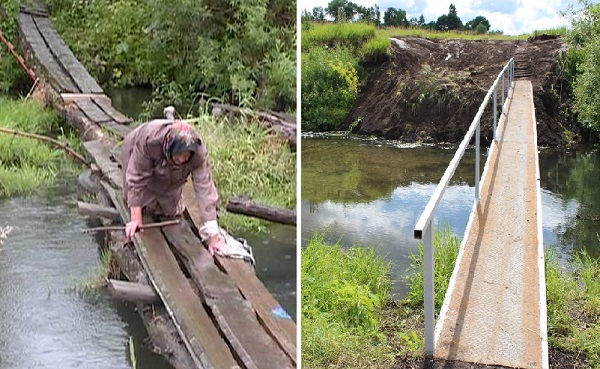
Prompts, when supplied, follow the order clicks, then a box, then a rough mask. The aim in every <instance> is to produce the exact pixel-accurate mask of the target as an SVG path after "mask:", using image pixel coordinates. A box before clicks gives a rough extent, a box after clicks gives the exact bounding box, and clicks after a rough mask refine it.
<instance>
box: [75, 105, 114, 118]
mask: <svg viewBox="0 0 600 369" xmlns="http://www.w3.org/2000/svg"><path fill="white" fill-rule="evenodd" d="M75 103H76V104H77V106H79V109H81V111H82V112H83V113H84V114H85V115H86V116H87V117H88V118H89V119H90V120H91V121H92V122H96V123H105V122H110V121H112V118H111V117H109V116H108V115H106V113H104V111H103V110H102V109H100V107H99V106H98V105H96V103H95V102H94V101H93V100H92V99H77V100H76V101H75Z"/></svg>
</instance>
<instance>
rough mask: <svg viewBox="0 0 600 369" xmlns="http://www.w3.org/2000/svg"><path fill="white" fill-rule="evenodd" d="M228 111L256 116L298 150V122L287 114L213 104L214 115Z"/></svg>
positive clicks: (240, 114) (260, 121)
mask: <svg viewBox="0 0 600 369" xmlns="http://www.w3.org/2000/svg"><path fill="white" fill-rule="evenodd" d="M226 113H227V116H249V117H253V118H256V119H257V120H258V122H259V123H261V124H262V125H264V126H266V127H268V128H272V129H273V130H275V131H276V132H277V133H278V134H279V135H280V136H281V137H283V138H284V139H285V140H286V141H287V142H288V144H289V145H290V148H292V150H296V122H295V121H293V120H291V121H290V120H288V119H285V117H286V116H285V115H281V114H278V115H274V114H271V113H267V112H262V111H256V112H255V111H252V110H249V109H242V108H240V107H237V106H233V105H229V104H213V110H212V114H213V116H222V115H225V114H226ZM287 117H291V116H287Z"/></svg>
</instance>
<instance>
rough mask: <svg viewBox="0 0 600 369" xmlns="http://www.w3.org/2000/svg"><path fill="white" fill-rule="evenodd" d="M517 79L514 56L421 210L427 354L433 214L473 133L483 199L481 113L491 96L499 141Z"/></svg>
mask: <svg viewBox="0 0 600 369" xmlns="http://www.w3.org/2000/svg"><path fill="white" fill-rule="evenodd" d="M513 81H514V58H511V59H510V60H509V61H508V63H506V65H505V66H504V68H503V69H502V71H501V72H500V73H499V74H498V77H496V80H495V81H494V83H493V84H492V87H490V89H489V90H488V92H487V94H486V95H485V98H484V99H483V102H482V103H481V106H480V107H479V110H478V111H477V114H476V115H475V118H474V119H473V122H472V123H471V126H470V127H469V130H468V131H467V133H466V135H465V137H464V138H463V140H462V142H461V144H460V146H459V147H458V149H457V150H456V153H455V154H454V157H453V158H452V160H451V161H450V164H448V168H446V172H445V173H444V176H443V177H442V179H441V180H440V182H439V184H438V185H437V187H436V189H435V192H434V193H433V195H432V196H431V198H430V199H429V202H428V203H427V206H426V207H425V210H424V211H423V213H422V214H421V217H420V218H419V221H418V222H417V225H416V226H415V230H414V238H415V239H418V240H422V242H423V274H424V305H425V355H426V356H427V357H432V356H433V354H434V350H435V316H434V314H435V306H434V305H435V302H434V301H435V299H434V283H433V275H434V273H433V269H434V250H433V218H434V216H435V212H436V209H437V207H438V205H439V203H440V200H441V199H442V196H443V194H444V191H445V190H446V187H448V184H449V183H450V179H452V176H453V175H454V172H455V171H456V168H457V167H458V163H459V161H460V159H461V158H462V157H463V155H464V153H465V151H466V149H467V146H468V145H469V143H470V142H471V139H472V137H473V135H475V201H476V202H477V203H479V199H480V188H479V180H480V176H481V171H480V165H479V161H480V159H479V158H480V137H481V116H482V115H483V112H484V110H485V108H486V107H487V105H488V103H489V100H490V98H492V99H493V103H492V105H493V107H492V110H493V113H492V114H493V115H492V120H493V124H492V125H493V128H492V129H493V137H494V141H496V129H497V122H498V121H499V119H500V117H501V116H502V115H504V109H505V107H506V104H505V103H506V100H507V99H508V96H509V94H510V91H511V88H512V82H513ZM500 84H501V85H502V91H501V100H502V113H501V116H500V117H499V116H498V114H497V108H498V107H497V104H498V90H499V89H500Z"/></svg>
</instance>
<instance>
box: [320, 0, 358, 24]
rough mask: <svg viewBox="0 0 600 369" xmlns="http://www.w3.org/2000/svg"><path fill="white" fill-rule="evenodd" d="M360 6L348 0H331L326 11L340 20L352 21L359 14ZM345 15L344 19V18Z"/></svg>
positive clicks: (336, 19)
mask: <svg viewBox="0 0 600 369" xmlns="http://www.w3.org/2000/svg"><path fill="white" fill-rule="evenodd" d="M358 10H359V6H358V5H356V4H355V3H353V2H349V1H348V0H331V1H330V2H329V4H327V9H326V10H325V12H326V13H327V14H328V15H329V16H331V17H333V19H334V20H335V21H336V22H338V21H342V20H345V21H352V20H353V19H354V16H355V15H356V14H358ZM342 17H343V19H342Z"/></svg>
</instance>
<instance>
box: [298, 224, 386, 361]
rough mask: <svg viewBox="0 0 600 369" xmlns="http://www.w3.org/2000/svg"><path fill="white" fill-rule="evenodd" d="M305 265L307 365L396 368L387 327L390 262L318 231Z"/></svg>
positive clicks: (304, 346) (304, 344)
mask: <svg viewBox="0 0 600 369" xmlns="http://www.w3.org/2000/svg"><path fill="white" fill-rule="evenodd" d="M301 269H302V273H301V280H302V355H303V357H302V366H303V367H306V368H323V367H327V368H386V367H390V365H391V364H392V363H393V356H394V355H393V352H391V350H390V349H389V347H388V345H387V342H386V339H385V335H384V334H383V332H382V331H381V327H382V318H383V317H382V316H381V309H382V307H383V306H384V304H385V303H386V302H388V301H389V300H390V289H391V283H390V280H389V263H388V262H386V261H384V259H383V258H382V257H379V256H376V255H375V251H374V250H373V249H372V248H370V249H365V248H361V247H354V248H351V249H344V248H342V246H341V245H340V244H339V242H338V243H336V244H333V245H330V244H327V243H326V242H325V241H324V233H318V232H316V233H314V234H313V235H312V237H311V239H310V240H309V242H308V245H307V247H306V249H305V250H303V251H302V268H301Z"/></svg>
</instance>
